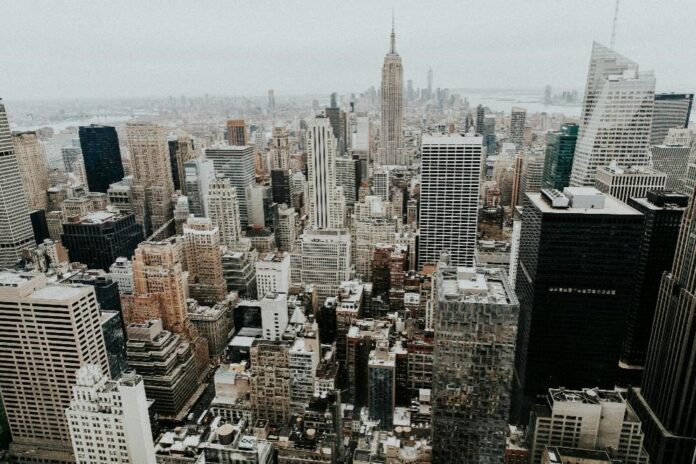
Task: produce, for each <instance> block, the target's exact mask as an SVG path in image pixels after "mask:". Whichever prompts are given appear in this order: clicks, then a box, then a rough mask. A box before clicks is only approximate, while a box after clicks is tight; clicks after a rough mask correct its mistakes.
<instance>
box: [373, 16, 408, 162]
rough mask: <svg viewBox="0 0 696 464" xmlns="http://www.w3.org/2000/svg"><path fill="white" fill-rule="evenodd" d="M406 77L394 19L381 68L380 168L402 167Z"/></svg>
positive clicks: (378, 159)
mask: <svg viewBox="0 0 696 464" xmlns="http://www.w3.org/2000/svg"><path fill="white" fill-rule="evenodd" d="M403 87H404V77H403V69H402V67H401V57H400V56H399V54H398V53H396V34H394V20H393V18H392V31H391V48H390V49H389V53H387V55H386V56H385V57H384V65H383V66H382V128H381V132H380V138H379V154H378V157H377V161H378V164H383V165H384V164H387V165H393V164H396V165H403V164H406V160H405V159H404V156H403V152H404V149H403V147H404V143H403V138H402V134H401V123H402V121H403V109H404V102H403V96H402V92H403Z"/></svg>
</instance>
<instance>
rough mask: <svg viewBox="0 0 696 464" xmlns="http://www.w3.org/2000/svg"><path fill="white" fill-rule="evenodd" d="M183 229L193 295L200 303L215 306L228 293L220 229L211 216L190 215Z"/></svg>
mask: <svg viewBox="0 0 696 464" xmlns="http://www.w3.org/2000/svg"><path fill="white" fill-rule="evenodd" d="M183 232H184V242H185V243H186V269H187V271H188V281H189V293H190V296H191V298H193V299H195V300H196V301H198V302H199V303H200V304H205V305H209V306H213V305H215V303H217V302H218V301H222V300H223V299H224V298H225V295H226V294H227V283H226V282H225V279H224V278H223V276H222V254H221V252H220V231H219V229H218V228H217V227H216V226H215V225H213V223H212V222H211V220H210V219H209V218H189V219H188V220H187V221H186V223H185V224H184V230H183Z"/></svg>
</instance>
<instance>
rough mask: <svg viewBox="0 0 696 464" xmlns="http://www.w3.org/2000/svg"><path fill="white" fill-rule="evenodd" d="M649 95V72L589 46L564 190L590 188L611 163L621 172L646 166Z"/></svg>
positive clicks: (651, 86)
mask: <svg viewBox="0 0 696 464" xmlns="http://www.w3.org/2000/svg"><path fill="white" fill-rule="evenodd" d="M654 94H655V76H654V75H653V74H652V72H638V64H637V63H634V62H633V61H631V60H629V59H628V58H626V57H624V56H622V55H619V54H618V53H616V52H615V51H613V50H611V49H609V48H607V47H605V46H603V45H600V44H598V43H597V42H595V43H593V44H592V57H591V59H590V68H589V71H588V73H587V85H586V87H585V100H584V102H583V108H582V115H581V121H580V135H579V136H578V142H577V146H576V148H575V158H574V160H573V171H572V173H571V178H570V185H572V186H575V187H580V186H587V187H591V186H593V185H594V180H595V175H596V171H597V169H598V168H599V167H601V166H606V165H608V164H609V163H610V162H611V161H612V160H615V161H616V162H617V163H618V165H619V166H622V167H627V166H634V165H646V164H648V163H649V159H650V124H651V121H652V117H653V108H654V104H655V100H654V98H655V97H654Z"/></svg>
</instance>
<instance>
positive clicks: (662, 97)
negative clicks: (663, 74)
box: [650, 93, 694, 145]
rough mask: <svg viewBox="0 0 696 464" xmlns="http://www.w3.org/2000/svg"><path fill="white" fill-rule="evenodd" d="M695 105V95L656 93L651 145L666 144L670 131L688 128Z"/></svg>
mask: <svg viewBox="0 0 696 464" xmlns="http://www.w3.org/2000/svg"><path fill="white" fill-rule="evenodd" d="M693 103H694V94H693V93H656V94H655V111H654V112H653V117H652V125H651V129H650V145H660V144H662V143H664V141H665V137H667V133H668V132H669V130H670V129H673V128H684V127H688V126H689V117H690V116H691V107H692V106H693Z"/></svg>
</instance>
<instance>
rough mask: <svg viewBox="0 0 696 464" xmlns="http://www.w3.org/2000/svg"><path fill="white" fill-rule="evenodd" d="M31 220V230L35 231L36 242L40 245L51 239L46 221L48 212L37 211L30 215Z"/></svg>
mask: <svg viewBox="0 0 696 464" xmlns="http://www.w3.org/2000/svg"><path fill="white" fill-rule="evenodd" d="M29 219H31V228H32V229H33V230H34V240H36V244H37V245H39V244H41V243H43V241H44V240H46V239H47V238H51V235H50V234H49V232H48V222H47V221H46V211H44V210H42V209H36V210H34V211H32V212H30V213H29Z"/></svg>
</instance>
